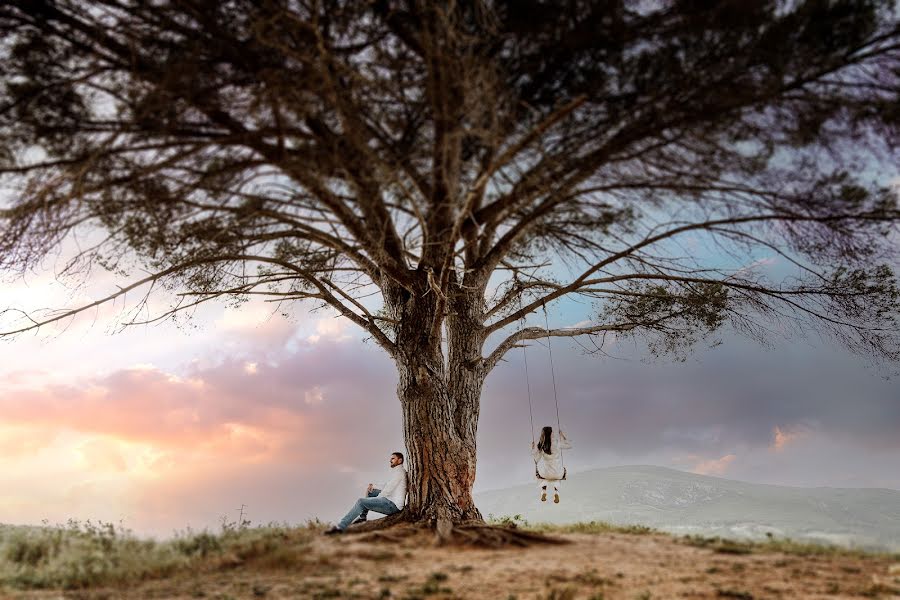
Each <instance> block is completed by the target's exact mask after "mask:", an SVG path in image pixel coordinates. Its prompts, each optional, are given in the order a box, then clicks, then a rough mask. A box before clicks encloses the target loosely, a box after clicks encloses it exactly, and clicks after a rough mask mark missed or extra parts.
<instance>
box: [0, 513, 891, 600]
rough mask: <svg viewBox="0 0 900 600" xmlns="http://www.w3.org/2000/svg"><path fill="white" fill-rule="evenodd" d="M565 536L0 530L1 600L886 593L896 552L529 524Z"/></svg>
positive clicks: (314, 528) (314, 527) (103, 527)
mask: <svg viewBox="0 0 900 600" xmlns="http://www.w3.org/2000/svg"><path fill="white" fill-rule="evenodd" d="M492 520H493V522H494V523H496V524H498V525H503V526H508V527H520V528H525V529H529V530H534V531H539V532H543V533H546V534H548V535H553V536H557V537H560V538H562V539H565V540H566V541H567V542H569V543H567V544H564V545H558V546H533V547H529V548H524V549H522V548H516V549H513V548H510V549H504V550H484V549H472V548H444V547H436V546H434V544H433V541H432V538H430V537H427V536H413V537H410V538H408V539H405V540H403V541H401V542H395V543H386V542H378V541H374V540H372V539H370V537H369V535H370V534H368V535H344V536H338V537H325V536H322V535H321V534H322V531H323V530H324V525H323V524H321V523H319V522H311V523H307V524H305V525H302V526H294V527H288V526H279V525H271V526H264V527H237V526H235V525H233V524H232V525H225V526H223V528H222V530H221V531H219V532H215V533H213V532H209V531H201V532H194V531H185V532H182V533H180V534H178V535H175V536H174V537H172V538H171V539H168V540H165V541H154V540H145V539H139V538H138V537H136V536H134V535H133V534H132V533H130V532H129V531H127V530H123V529H121V528H118V527H115V526H113V525H111V524H107V523H100V524H94V523H90V522H88V523H78V522H70V523H68V524H67V525H65V526H56V527H40V528H16V527H9V526H5V527H0V597H3V598H29V599H30V598H60V597H65V598H96V599H101V598H103V599H107V598H108V599H112V598H216V599H219V600H226V599H229V598H312V599H319V598H322V599H324V598H360V599H366V598H382V599H383V598H400V599H403V600H417V599H423V600H424V599H425V598H436V599H448V598H460V599H468V598H473V599H477V598H500V599H501V600H524V599H526V598H534V599H540V600H575V599H578V598H581V599H585V600H600V599H609V598H627V599H629V600H634V599H648V598H672V597H693V598H738V599H743V600H747V599H753V598H778V597H782V598H803V597H808V598H822V597H836V598H837V597H843V598H847V597H862V598H879V597H882V598H892V597H897V595H900V555H890V554H879V553H869V552H863V551H859V550H848V549H845V548H839V547H834V546H821V545H815V544H801V543H795V542H792V541H790V540H778V539H770V540H768V541H763V542H756V543H744V542H735V541H731V540H724V539H720V538H704V537H697V536H691V537H678V536H673V535H669V534H665V533H660V532H658V531H654V530H652V529H650V528H647V527H640V526H628V527H620V526H615V525H610V524H608V523H600V522H591V523H578V524H574V525H566V526H551V525H545V524H529V523H526V522H524V521H523V520H522V519H521V518H520V517H518V516H513V517H501V518H494V519H492Z"/></svg>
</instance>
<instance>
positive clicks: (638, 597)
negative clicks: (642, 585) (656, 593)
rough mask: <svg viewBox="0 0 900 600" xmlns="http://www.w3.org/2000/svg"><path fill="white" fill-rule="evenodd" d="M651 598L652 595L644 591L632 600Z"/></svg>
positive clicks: (647, 599) (648, 599)
mask: <svg viewBox="0 0 900 600" xmlns="http://www.w3.org/2000/svg"><path fill="white" fill-rule="evenodd" d="M652 597H653V594H651V593H650V592H649V591H648V590H644V591H643V592H641V593H640V594H636V595H635V596H634V600H650V598H652Z"/></svg>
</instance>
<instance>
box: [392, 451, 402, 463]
mask: <svg viewBox="0 0 900 600" xmlns="http://www.w3.org/2000/svg"><path fill="white" fill-rule="evenodd" d="M391 456H396V457H397V458H399V459H400V462H404V460H403V453H402V452H391Z"/></svg>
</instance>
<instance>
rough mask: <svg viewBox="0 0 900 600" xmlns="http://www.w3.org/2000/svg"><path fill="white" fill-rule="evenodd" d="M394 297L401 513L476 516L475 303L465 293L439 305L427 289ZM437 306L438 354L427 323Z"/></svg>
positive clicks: (478, 376) (440, 522)
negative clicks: (405, 499)
mask: <svg viewBox="0 0 900 600" xmlns="http://www.w3.org/2000/svg"><path fill="white" fill-rule="evenodd" d="M475 297H476V298H477V296H475ZM402 300H403V301H402V302H401V303H399V304H398V305H395V307H394V308H395V310H394V311H392V312H394V314H395V315H396V316H398V317H399V321H400V323H399V326H398V330H397V342H398V348H399V350H400V356H399V357H398V359H397V369H398V373H399V383H398V387H397V391H398V396H399V398H400V403H401V406H402V412H403V433H404V436H405V440H406V448H407V453H408V455H407V468H408V469H409V504H408V507H407V509H406V510H407V512H408V514H407V516H408V518H410V519H412V520H415V521H427V522H429V523H431V524H434V525H435V526H437V527H438V528H439V529H440V528H441V527H445V526H447V525H453V524H458V523H462V522H467V521H473V520H479V521H480V520H481V513H480V512H479V511H478V509H477V508H476V507H475V504H474V502H473V501H472V485H473V484H474V482H475V465H476V434H477V431H478V414H479V402H480V397H481V389H482V385H483V383H484V374H483V372H482V369H481V364H480V361H479V360H478V358H480V350H481V341H480V337H479V335H480V330H479V323H478V321H477V319H476V316H477V315H475V314H474V312H475V311H476V310H478V308H479V307H480V305H476V304H475V302H473V300H474V298H473V297H472V296H469V295H466V296H465V297H460V298H456V299H453V300H452V302H451V304H450V306H446V305H444V303H443V302H441V301H440V299H439V298H437V297H435V294H434V293H427V292H426V293H425V294H424V295H422V296H420V297H411V296H408V295H407V296H406V297H404V298H403V299H402ZM438 310H442V311H447V313H448V317H447V320H446V332H447V353H446V356H445V355H444V353H443V352H442V348H441V340H440V336H439V335H438V336H434V335H433V334H432V331H431V329H432V328H431V327H430V325H431V324H432V323H433V319H434V316H435V313H436V311H438ZM435 337H436V338H438V339H434V338H435Z"/></svg>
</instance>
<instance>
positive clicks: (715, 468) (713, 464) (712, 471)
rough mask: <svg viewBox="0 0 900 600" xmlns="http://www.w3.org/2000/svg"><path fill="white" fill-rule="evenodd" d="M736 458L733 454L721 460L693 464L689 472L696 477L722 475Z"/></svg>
mask: <svg viewBox="0 0 900 600" xmlns="http://www.w3.org/2000/svg"><path fill="white" fill-rule="evenodd" d="M736 458H737V456H736V455H734V454H726V455H725V456H723V457H721V458H716V459H712V460H702V461H700V462H699V463H697V464H695V465H694V467H693V468H692V469H691V471H692V472H694V473H697V474H698V475H722V474H724V473H725V471H727V470H728V467H729V465H731V463H732V462H734V459H736Z"/></svg>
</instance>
